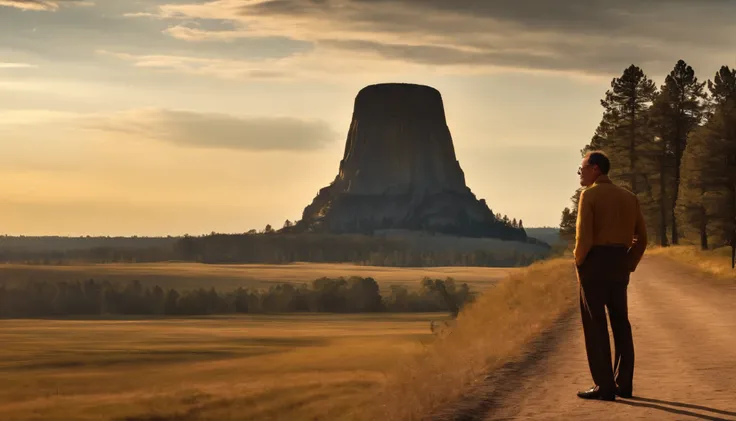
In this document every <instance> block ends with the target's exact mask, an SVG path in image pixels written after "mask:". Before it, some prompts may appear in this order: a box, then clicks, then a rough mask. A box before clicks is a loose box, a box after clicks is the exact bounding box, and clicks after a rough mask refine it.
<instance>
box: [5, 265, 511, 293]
mask: <svg viewBox="0 0 736 421" xmlns="http://www.w3.org/2000/svg"><path fill="white" fill-rule="evenodd" d="M518 270H519V269H517V268H485V267H427V268H394V267H383V266H357V265H352V264H323V263H293V264H286V265H258V264H254V265H205V264H198V263H151V264H148V263H141V264H90V265H69V266H53V265H49V266H44V265H18V264H2V265H0V280H2V281H4V282H6V283H13V282H26V281H29V280H38V281H41V280H46V281H72V282H75V281H84V280H87V279H90V278H92V279H95V280H96V281H104V280H110V281H123V282H126V281H130V280H133V279H137V280H139V281H141V283H142V284H143V285H151V286H153V285H159V286H161V287H162V288H164V289H166V288H175V289H177V290H185V289H194V288H199V287H205V288H209V287H212V286H213V287H215V288H216V289H217V290H218V291H223V292H225V291H232V290H235V289H237V288H238V287H252V288H268V286H269V285H273V284H274V283H297V284H301V283H309V282H311V281H313V280H314V279H317V278H320V277H323V276H325V277H329V278H337V277H340V276H345V277H349V276H353V275H355V276H361V277H368V276H370V277H373V278H374V279H375V280H376V281H378V282H379V284H380V285H381V286H385V287H387V286H388V285H392V284H397V285H399V284H400V285H405V286H407V287H417V286H419V281H420V280H421V279H422V278H423V277H424V276H428V277H430V278H433V279H435V278H437V279H445V278H446V277H452V278H455V280H456V281H457V282H458V283H463V282H467V283H468V285H469V286H470V288H471V289H473V290H476V291H480V290H483V289H485V288H486V287H488V286H489V285H492V284H493V283H494V282H496V281H498V280H500V279H503V278H505V277H506V276H508V275H509V274H510V273H513V272H514V271H518Z"/></svg>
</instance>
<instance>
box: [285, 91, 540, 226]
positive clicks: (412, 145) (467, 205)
mask: <svg viewBox="0 0 736 421" xmlns="http://www.w3.org/2000/svg"><path fill="white" fill-rule="evenodd" d="M294 228H295V231H301V232H304V231H309V232H326V233H373V232H375V231H376V230H386V229H403V230H414V231H428V232H439V233H444V234H450V235H458V236H467V237H495V238H502V239H509V240H521V241H524V240H525V239H526V234H525V233H524V231H523V229H517V228H514V227H511V226H509V225H507V224H505V223H503V222H502V221H499V220H497V219H496V218H495V216H494V215H493V212H492V211H491V210H490V209H489V208H488V206H487V205H486V203H485V201H484V200H478V199H476V197H475V195H474V194H473V193H472V192H471V191H470V189H469V188H468V186H466V184H465V174H464V173H463V170H462V168H460V163H459V162H458V161H457V158H456V156H455V147H454V145H453V141H452V136H451V134H450V130H449V128H448V126H447V121H446V119H445V110H444V104H443V101H442V96H441V95H440V93H439V91H437V90H436V89H434V88H432V87H429V86H424V85H414V84H403V83H386V84H377V85H370V86H367V87H365V88H363V89H361V90H360V92H359V93H358V95H357V96H356V98H355V104H354V108H353V118H352V122H351V123H350V129H349V131H348V135H347V140H346V142H345V152H344V155H343V158H342V160H341V161H340V167H339V172H338V174H337V176H336V177H335V179H334V181H333V182H332V183H331V184H330V185H329V186H327V187H324V188H322V189H321V190H320V191H319V193H318V194H317V196H316V197H315V198H314V200H313V201H312V203H311V204H310V205H309V206H307V207H306V208H305V209H304V212H303V215H302V219H301V220H300V221H299V222H298V223H297V225H296V226H295V227H294Z"/></svg>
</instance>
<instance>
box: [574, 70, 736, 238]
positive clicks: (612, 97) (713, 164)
mask: <svg viewBox="0 0 736 421" xmlns="http://www.w3.org/2000/svg"><path fill="white" fill-rule="evenodd" d="M601 106H602V107H603V115H602V118H601V121H600V124H599V125H598V127H597V129H596V130H595V133H594V134H593V136H592V138H591V140H590V142H589V143H588V144H587V145H585V146H584V148H583V149H581V151H580V152H581V156H584V155H585V154H586V153H587V152H589V151H594V150H599V151H603V152H604V153H606V154H607V155H608V157H609V158H610V160H611V171H610V173H609V176H610V177H611V179H612V180H613V181H614V182H616V183H617V184H619V185H621V186H623V187H625V188H627V189H629V190H630V191H632V192H633V193H635V194H636V195H637V197H638V198H639V201H640V203H641V205H642V209H643V212H644V217H645V221H646V225H647V231H648V237H649V238H650V239H651V240H650V241H651V242H652V243H656V244H657V245H660V246H670V245H678V244H695V245H699V246H700V247H701V248H702V249H703V250H705V249H709V248H716V247H720V246H724V245H728V244H730V243H731V241H733V239H734V232H735V229H736V69H730V68H729V67H728V66H722V67H721V68H720V69H719V70H718V71H717V72H716V73H715V74H714V75H713V76H712V78H709V79H707V80H703V81H700V80H699V79H698V77H697V76H696V73H695V70H694V69H693V68H692V67H691V66H690V65H688V64H687V63H686V62H685V61H684V60H679V61H678V62H677V63H676V64H675V66H674V68H673V69H672V71H671V72H670V73H669V74H668V75H667V76H666V77H665V80H664V83H663V84H662V85H661V86H659V87H657V85H656V84H655V82H654V81H653V80H652V79H650V78H649V77H648V76H647V75H646V73H645V71H644V70H643V69H642V68H640V67H638V66H636V65H633V64H632V65H631V66H629V67H628V68H626V69H625V70H624V71H623V74H622V75H621V76H620V77H616V78H613V80H612V81H611V86H610V89H608V90H607V91H606V93H605V96H604V98H603V99H602V100H601ZM581 191H582V188H578V189H577V190H576V191H575V192H574V194H573V195H572V197H571V200H572V206H571V207H566V208H565V209H563V211H562V216H561V223H560V233H561V235H562V236H563V237H564V238H565V239H567V240H568V241H574V238H575V222H576V217H577V203H578V199H579V197H580V192H581Z"/></svg>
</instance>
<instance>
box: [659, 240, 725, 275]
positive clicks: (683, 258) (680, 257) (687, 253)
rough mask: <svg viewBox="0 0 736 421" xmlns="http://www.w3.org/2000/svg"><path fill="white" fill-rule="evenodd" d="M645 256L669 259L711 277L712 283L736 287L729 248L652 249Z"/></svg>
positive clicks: (673, 247) (672, 247)
mask: <svg viewBox="0 0 736 421" xmlns="http://www.w3.org/2000/svg"><path fill="white" fill-rule="evenodd" d="M646 254H648V255H652V256H662V257H667V258H670V259H672V260H674V261H676V262H678V263H680V264H685V265H689V266H692V267H694V268H695V269H697V270H699V271H701V272H704V273H706V274H708V275H711V276H712V278H709V279H712V280H713V281H716V282H722V283H725V284H728V285H736V269H732V268H731V247H720V248H717V249H714V250H701V249H700V247H699V246H691V245H681V246H670V247H652V248H650V249H647V251H646Z"/></svg>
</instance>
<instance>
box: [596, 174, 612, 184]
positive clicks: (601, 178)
mask: <svg viewBox="0 0 736 421" xmlns="http://www.w3.org/2000/svg"><path fill="white" fill-rule="evenodd" d="M602 183H608V184H610V183H611V179H610V178H608V176H607V175H605V174H601V175H599V176H598V178H596V179H595V181H594V182H593V184H602Z"/></svg>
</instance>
